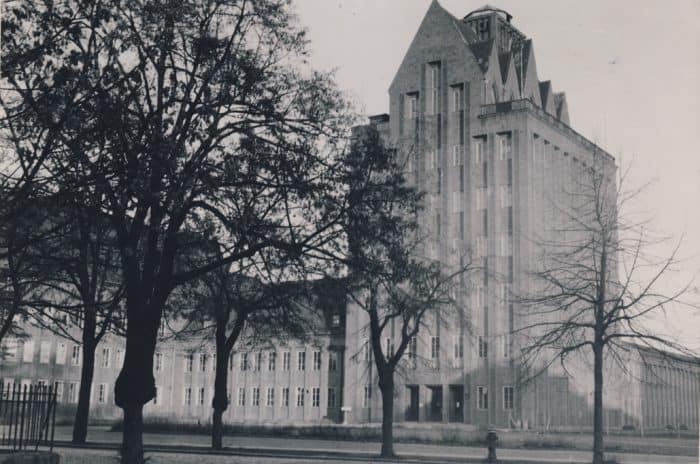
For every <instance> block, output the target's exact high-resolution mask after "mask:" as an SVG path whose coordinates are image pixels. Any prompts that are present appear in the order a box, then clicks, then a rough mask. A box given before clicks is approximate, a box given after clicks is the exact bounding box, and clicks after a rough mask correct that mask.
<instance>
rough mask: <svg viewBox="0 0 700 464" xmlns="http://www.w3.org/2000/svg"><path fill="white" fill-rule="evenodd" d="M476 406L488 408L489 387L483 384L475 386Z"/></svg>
mask: <svg viewBox="0 0 700 464" xmlns="http://www.w3.org/2000/svg"><path fill="white" fill-rule="evenodd" d="M476 408H477V409H488V408H489V388H488V387H484V386H481V385H479V386H477V387H476Z"/></svg>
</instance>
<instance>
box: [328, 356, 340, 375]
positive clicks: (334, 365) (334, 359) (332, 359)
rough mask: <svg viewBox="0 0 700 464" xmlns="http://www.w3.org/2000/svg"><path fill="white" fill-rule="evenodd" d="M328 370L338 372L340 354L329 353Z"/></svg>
mask: <svg viewBox="0 0 700 464" xmlns="http://www.w3.org/2000/svg"><path fill="white" fill-rule="evenodd" d="M328 370H329V371H331V372H333V371H336V370H338V353H336V352H335V351H330V352H329V353H328Z"/></svg>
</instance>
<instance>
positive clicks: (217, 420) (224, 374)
mask: <svg viewBox="0 0 700 464" xmlns="http://www.w3.org/2000/svg"><path fill="white" fill-rule="evenodd" d="M229 355H230V354H229V353H228V352H227V350H226V349H225V348H224V349H220V348H219V347H218V346H217V352H216V376H215V378H214V399H213V400H212V408H213V409H214V415H213V418H212V427H211V447H212V448H214V449H221V448H222V446H223V437H224V424H223V420H222V418H223V415H224V411H226V409H228V389H227V388H226V387H227V384H228V360H229Z"/></svg>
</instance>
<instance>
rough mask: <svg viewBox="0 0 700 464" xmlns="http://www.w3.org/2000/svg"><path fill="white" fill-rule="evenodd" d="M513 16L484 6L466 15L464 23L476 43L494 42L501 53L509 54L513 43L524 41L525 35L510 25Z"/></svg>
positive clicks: (498, 9)
mask: <svg viewBox="0 0 700 464" xmlns="http://www.w3.org/2000/svg"><path fill="white" fill-rule="evenodd" d="M512 19H513V15H511V14H510V13H508V12H507V11H505V10H502V9H500V8H495V7H492V6H491V5H484V6H482V7H481V8H478V9H476V10H474V11H472V12H471V13H469V14H468V15H466V16H465V17H464V18H463V19H462V21H464V22H465V23H466V24H467V25H468V26H469V27H470V28H471V30H472V31H473V32H474V35H475V36H476V40H477V41H478V42H486V41H488V40H491V39H493V40H495V41H496V43H497V44H498V49H499V51H500V52H501V53H503V52H509V51H510V50H511V46H512V44H513V43H515V42H519V41H522V40H524V39H525V35H524V34H523V33H521V32H520V31H519V30H517V29H516V28H515V27H513V25H512V24H511V20H512Z"/></svg>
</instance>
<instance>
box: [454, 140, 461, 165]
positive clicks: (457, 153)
mask: <svg viewBox="0 0 700 464" xmlns="http://www.w3.org/2000/svg"><path fill="white" fill-rule="evenodd" d="M461 165H462V147H461V146H460V145H452V166H461Z"/></svg>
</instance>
